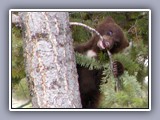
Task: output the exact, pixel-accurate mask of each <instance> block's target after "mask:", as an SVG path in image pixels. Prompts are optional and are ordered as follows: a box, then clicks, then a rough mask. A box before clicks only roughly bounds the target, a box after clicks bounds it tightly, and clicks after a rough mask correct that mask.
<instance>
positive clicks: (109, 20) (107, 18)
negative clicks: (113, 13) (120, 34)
mask: <svg viewBox="0 0 160 120" xmlns="http://www.w3.org/2000/svg"><path fill="white" fill-rule="evenodd" d="M105 23H115V21H114V20H113V18H112V17H110V16H108V17H106V20H105Z"/></svg>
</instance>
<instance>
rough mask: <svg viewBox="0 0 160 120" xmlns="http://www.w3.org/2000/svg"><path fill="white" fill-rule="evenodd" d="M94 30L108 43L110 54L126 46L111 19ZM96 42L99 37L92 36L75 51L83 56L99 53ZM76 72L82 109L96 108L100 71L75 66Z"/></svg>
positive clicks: (120, 31) (108, 18)
mask: <svg viewBox="0 0 160 120" xmlns="http://www.w3.org/2000/svg"><path fill="white" fill-rule="evenodd" d="M96 30H97V31H98V32H99V33H100V34H101V35H102V36H103V37H104V41H107V42H108V43H109V45H110V47H107V49H109V50H110V52H111V53H112V54H114V53H118V52H120V51H121V50H123V49H124V48H126V47H127V46H128V41H127V39H126V38H125V36H124V34H123V31H122V29H121V28H120V27H119V26H118V25H117V24H116V23H115V21H114V20H113V19H112V18H111V17H107V18H106V20H105V21H104V22H102V23H101V24H100V25H99V26H98V27H97V29H96ZM98 42H99V37H98V36H97V35H94V36H93V37H92V38H91V39H90V40H89V41H88V42H87V43H85V44H82V45H78V46H76V47H75V51H76V52H79V53H82V54H85V53H86V52H87V51H88V50H93V51H94V52H96V53H99V52H100V51H101V50H102V49H100V48H99V47H98V46H97V43H98ZM103 51H106V50H103ZM96 59H98V58H96ZM77 71H78V75H79V78H78V80H79V87H80V94H81V102H82V106H83V108H96V107H97V102H98V100H99V96H100V91H99V85H100V80H101V77H102V70H89V69H88V68H85V67H82V66H80V65H77Z"/></svg>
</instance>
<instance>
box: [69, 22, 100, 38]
mask: <svg viewBox="0 0 160 120" xmlns="http://www.w3.org/2000/svg"><path fill="white" fill-rule="evenodd" d="M70 25H76V26H82V27H85V28H87V29H88V30H90V31H92V32H94V33H96V34H97V35H98V36H99V38H100V40H103V37H102V36H101V34H100V33H99V32H98V31H97V30H95V29H94V28H91V27H90V26H88V25H86V24H83V23H78V22H70Z"/></svg>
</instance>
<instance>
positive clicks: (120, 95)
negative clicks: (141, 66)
mask: <svg viewBox="0 0 160 120" xmlns="http://www.w3.org/2000/svg"><path fill="white" fill-rule="evenodd" d="M120 79H121V80H122V83H123V90H122V91H120V92H115V90H114V89H115V81H114V78H113V77H112V76H110V78H108V79H107V81H108V82H107V83H105V84H102V85H101V91H102V94H103V97H102V102H101V104H100V106H99V107H100V108H147V107H148V96H147V91H146V90H143V89H142V88H141V85H140V83H139V82H137V79H136V77H135V76H130V75H129V74H128V73H127V72H125V74H124V75H123V77H121V78H120ZM103 81H104V79H103Z"/></svg>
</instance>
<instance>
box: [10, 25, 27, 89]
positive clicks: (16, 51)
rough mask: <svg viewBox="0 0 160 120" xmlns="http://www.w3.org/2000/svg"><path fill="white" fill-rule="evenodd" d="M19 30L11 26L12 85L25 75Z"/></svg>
mask: <svg viewBox="0 0 160 120" xmlns="http://www.w3.org/2000/svg"><path fill="white" fill-rule="evenodd" d="M22 46H23V41H22V37H21V30H20V29H19V28H17V27H15V26H13V27H12V85H13V86H14V85H15V84H17V83H19V81H20V80H21V79H22V78H24V77H25V71H24V58H23V47H22Z"/></svg>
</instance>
